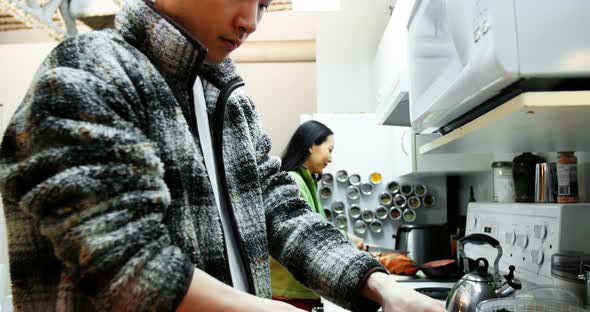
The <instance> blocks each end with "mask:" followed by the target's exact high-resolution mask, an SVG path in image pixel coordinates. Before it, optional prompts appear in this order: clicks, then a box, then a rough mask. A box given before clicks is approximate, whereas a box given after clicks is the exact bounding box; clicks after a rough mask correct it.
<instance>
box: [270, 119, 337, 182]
mask: <svg viewBox="0 0 590 312" xmlns="http://www.w3.org/2000/svg"><path fill="white" fill-rule="evenodd" d="M332 134H334V133H333V132H332V130H330V128H328V127H326V125H324V124H323V123H321V122H319V121H315V120H310V121H306V122H304V123H302V124H301V125H300V126H299V128H297V130H295V133H293V136H292V137H291V140H289V144H287V148H285V152H284V153H283V157H281V158H282V164H281V170H284V171H291V170H294V169H296V168H298V167H300V166H301V165H303V163H304V162H305V160H306V159H307V157H308V156H309V148H310V147H311V146H312V145H313V144H315V145H320V144H322V143H324V142H325V141H326V139H327V138H328V137H329V136H330V135H332Z"/></svg>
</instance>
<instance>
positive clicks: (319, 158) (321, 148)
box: [304, 135, 334, 174]
mask: <svg viewBox="0 0 590 312" xmlns="http://www.w3.org/2000/svg"><path fill="white" fill-rule="evenodd" d="M333 150H334V136H333V135H329V136H328V137H327V138H326V140H325V141H324V143H322V144H320V145H315V144H314V145H312V146H311V147H310V148H309V156H308V157H307V160H306V161H305V163H304V166H305V167H306V168H307V169H309V171H311V173H315V174H320V173H322V171H323V170H324V168H326V166H328V164H329V163H331V162H332V151H333Z"/></svg>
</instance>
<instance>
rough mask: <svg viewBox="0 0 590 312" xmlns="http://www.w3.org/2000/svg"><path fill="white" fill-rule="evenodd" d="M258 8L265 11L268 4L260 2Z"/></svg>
mask: <svg viewBox="0 0 590 312" xmlns="http://www.w3.org/2000/svg"><path fill="white" fill-rule="evenodd" d="M258 9H259V10H260V11H262V12H266V10H268V5H266V4H263V3H261V4H259V5H258Z"/></svg>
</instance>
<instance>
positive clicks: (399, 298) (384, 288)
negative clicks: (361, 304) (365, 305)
mask: <svg viewBox="0 0 590 312" xmlns="http://www.w3.org/2000/svg"><path fill="white" fill-rule="evenodd" d="M362 295H363V296H364V297H366V298H369V299H371V300H373V301H375V302H377V303H379V304H381V306H382V307H383V312H403V311H412V312H445V307H444V305H443V304H442V303H440V302H438V301H436V300H434V299H432V298H430V297H428V296H425V295H423V294H421V293H419V292H417V291H415V290H413V289H411V288H408V287H405V286H404V285H401V284H399V283H398V282H396V281H395V279H394V278H393V276H391V275H387V274H385V273H383V272H375V273H373V274H371V276H369V279H368V280H367V283H366V284H365V287H364V288H363V290H362Z"/></svg>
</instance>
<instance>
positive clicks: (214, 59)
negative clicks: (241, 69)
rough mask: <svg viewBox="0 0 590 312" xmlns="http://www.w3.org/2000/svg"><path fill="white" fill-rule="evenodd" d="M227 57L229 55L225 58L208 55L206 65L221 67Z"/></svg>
mask: <svg viewBox="0 0 590 312" xmlns="http://www.w3.org/2000/svg"><path fill="white" fill-rule="evenodd" d="M226 57H228V55H224V56H209V55H207V56H206V57H205V64H211V65H219V64H221V63H223V61H224V60H225V58H226Z"/></svg>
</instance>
